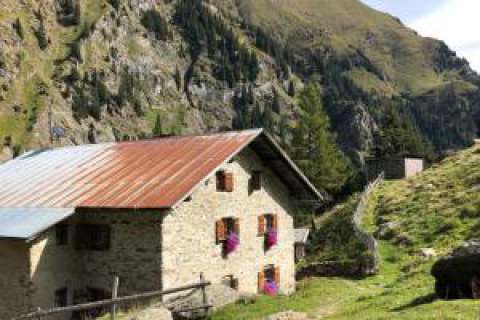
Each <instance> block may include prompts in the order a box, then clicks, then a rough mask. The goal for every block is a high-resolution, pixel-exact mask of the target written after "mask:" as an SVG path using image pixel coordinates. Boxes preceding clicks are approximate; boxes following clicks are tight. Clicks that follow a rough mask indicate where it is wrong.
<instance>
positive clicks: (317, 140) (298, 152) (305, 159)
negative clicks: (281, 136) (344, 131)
mask: <svg viewBox="0 0 480 320" xmlns="http://www.w3.org/2000/svg"><path fill="white" fill-rule="evenodd" d="M299 106H300V108H301V109H302V111H303V112H302V113H301V115H300V119H299V121H298V124H297V126H296V127H295V128H294V129H293V130H292V144H291V145H292V155H293V159H294V160H295V161H296V163H297V164H298V166H299V167H300V168H301V169H302V170H303V172H305V173H306V175H307V176H308V177H309V178H310V179H311V181H312V182H313V183H314V184H315V185H316V186H317V187H318V188H319V189H323V190H326V191H328V192H331V193H334V194H335V193H337V192H339V191H340V189H341V188H342V186H343V185H344V184H345V183H346V181H347V179H348V177H349V175H350V168H349V166H348V164H347V160H346V158H345V156H344V155H343V153H342V152H341V151H340V150H339V149H338V147H337V145H336V143H335V137H334V136H333V134H332V133H331V132H330V120H329V117H328V115H327V114H326V112H325V111H324V109H323V104H322V99H321V96H320V88H319V86H318V85H316V84H309V85H308V86H307V87H306V88H305V89H304V90H303V91H302V92H301V94H300V97H299Z"/></svg>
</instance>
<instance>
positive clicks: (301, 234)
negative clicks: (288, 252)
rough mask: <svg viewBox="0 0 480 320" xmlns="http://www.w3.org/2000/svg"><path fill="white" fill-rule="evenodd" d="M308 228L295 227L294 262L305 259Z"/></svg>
mask: <svg viewBox="0 0 480 320" xmlns="http://www.w3.org/2000/svg"><path fill="white" fill-rule="evenodd" d="M309 235H310V229H307V228H298V229H295V262H298V261H301V260H303V259H305V256H306V247H307V241H308V236H309Z"/></svg>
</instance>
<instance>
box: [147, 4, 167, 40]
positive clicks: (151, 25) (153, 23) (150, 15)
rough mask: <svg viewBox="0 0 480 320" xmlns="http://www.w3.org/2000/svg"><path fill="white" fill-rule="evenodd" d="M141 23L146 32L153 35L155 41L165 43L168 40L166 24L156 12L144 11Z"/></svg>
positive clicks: (153, 10) (152, 10)
mask: <svg viewBox="0 0 480 320" xmlns="http://www.w3.org/2000/svg"><path fill="white" fill-rule="evenodd" d="M141 22H142V25H143V26H144V27H145V28H146V29H147V30H148V31H150V32H153V33H154V34H155V37H156V38H157V40H163V41H166V40H168V39H169V38H170V30H169V27H168V22H167V20H166V19H165V18H164V17H163V16H162V15H161V14H160V13H159V12H158V11H157V10H155V9H151V10H148V11H146V12H145V13H144V14H143V17H142V21H141Z"/></svg>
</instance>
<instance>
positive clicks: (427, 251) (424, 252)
mask: <svg viewBox="0 0 480 320" xmlns="http://www.w3.org/2000/svg"><path fill="white" fill-rule="evenodd" d="M420 256H421V257H423V258H426V259H430V258H435V257H436V256H437V252H436V251H435V249H432V248H422V249H420Z"/></svg>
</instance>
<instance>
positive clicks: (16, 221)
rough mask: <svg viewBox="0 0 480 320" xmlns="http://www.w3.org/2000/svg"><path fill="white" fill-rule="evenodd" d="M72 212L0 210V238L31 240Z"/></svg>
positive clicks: (72, 212)
mask: <svg viewBox="0 0 480 320" xmlns="http://www.w3.org/2000/svg"><path fill="white" fill-rule="evenodd" d="M74 212H75V209H73V208H65V209H64V208H0V238H10V239H22V240H27V241H28V240H32V239H34V238H35V237H36V236H37V235H38V234H40V233H41V232H43V231H45V230H47V229H48V228H50V227H51V226H53V225H55V224H57V223H59V222H61V221H63V220H65V219H66V218H68V217H70V216H71V215H73V214H74Z"/></svg>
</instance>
